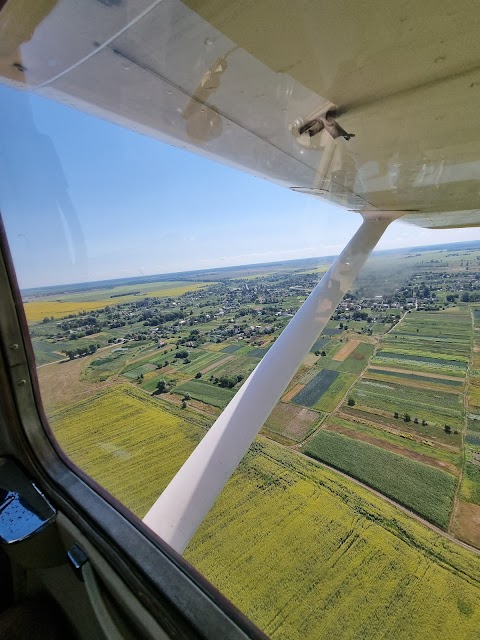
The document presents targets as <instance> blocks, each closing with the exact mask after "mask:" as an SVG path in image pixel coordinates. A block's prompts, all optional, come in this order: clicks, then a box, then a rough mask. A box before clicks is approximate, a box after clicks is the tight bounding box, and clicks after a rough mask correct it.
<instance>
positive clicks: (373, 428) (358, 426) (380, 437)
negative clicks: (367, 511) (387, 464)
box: [325, 415, 461, 466]
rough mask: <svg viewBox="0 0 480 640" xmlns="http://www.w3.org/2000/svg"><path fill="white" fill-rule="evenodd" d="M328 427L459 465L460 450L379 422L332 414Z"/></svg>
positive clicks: (379, 443) (380, 444) (379, 444)
mask: <svg viewBox="0 0 480 640" xmlns="http://www.w3.org/2000/svg"><path fill="white" fill-rule="evenodd" d="M329 427H331V428H332V430H335V428H341V429H347V430H348V431H350V432H351V433H352V437H354V434H356V433H360V434H362V435H365V436H368V437H369V438H374V439H375V440H377V441H379V442H378V446H382V441H383V442H385V443H386V444H387V445H395V446H396V447H400V448H402V449H404V450H406V452H408V451H411V452H412V453H415V454H421V455H422V456H426V457H428V458H433V459H434V460H440V461H442V462H446V463H450V464H452V465H455V466H459V465H460V463H461V456H460V452H456V453H455V452H453V451H450V450H446V449H442V448H440V447H433V446H432V445H431V444H428V443H427V442H424V441H422V440H421V439H420V438H418V439H416V438H414V436H413V435H412V434H411V433H407V432H404V433H397V432H393V431H392V430H389V429H388V427H387V426H383V427H382V425H380V424H374V423H370V424H368V425H367V424H364V423H362V422H358V421H356V422H354V421H353V420H346V419H345V418H340V417H338V416H336V415H333V416H331V417H330V418H328V421H327V423H326V426H325V428H326V429H329ZM345 435H349V434H345ZM372 444H373V443H372Z"/></svg>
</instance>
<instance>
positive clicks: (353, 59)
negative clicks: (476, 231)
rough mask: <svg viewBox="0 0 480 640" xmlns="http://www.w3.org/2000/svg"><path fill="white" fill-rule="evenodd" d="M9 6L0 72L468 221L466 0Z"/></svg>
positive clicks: (470, 48)
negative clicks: (29, 9) (31, 8)
mask: <svg viewBox="0 0 480 640" xmlns="http://www.w3.org/2000/svg"><path fill="white" fill-rule="evenodd" d="M22 6H23V5H22V2H21V0H9V1H8V2H7V3H6V5H5V6H4V8H3V9H2V11H1V12H0V41H1V43H2V44H1V46H0V75H1V76H2V77H3V80H4V82H7V83H10V84H13V85H15V86H20V87H22V88H27V89H29V90H31V91H34V92H36V93H38V94H41V95H44V96H47V97H51V98H54V99H56V100H60V101H62V102H65V103H67V104H69V105H72V106H74V107H77V108H80V109H84V110H87V111H89V112H91V113H94V114H97V115H99V116H101V117H103V118H107V119H109V120H112V121H114V122H116V123H118V124H121V125H124V126H127V127H130V128H132V129H134V130H137V131H139V132H142V133H144V134H146V135H150V136H156V137H158V138H160V139H162V140H164V141H167V142H169V143H171V144H174V145H177V146H180V147H183V148H187V149H190V150H192V151H194V152H196V153H200V154H203V155H206V156H208V157H211V158H214V159H216V160H220V161H222V162H225V163H228V164H231V165H233V166H236V167H240V168H242V169H244V170H247V171H249V172H251V173H253V174H255V175H258V176H261V177H263V178H266V179H269V180H272V181H274V182H276V183H279V184H281V185H283V186H285V187H287V188H290V189H294V190H297V191H301V192H305V193H309V194H311V195H313V196H315V197H319V198H323V199H326V200H328V201H330V202H333V203H336V204H339V205H341V206H343V207H346V208H348V209H352V210H355V211H367V210H368V211H372V210H373V211H402V212H405V215H404V218H403V219H404V220H405V221H408V222H412V223H414V224H417V225H420V226H424V227H438V228H446V227H467V226H476V225H479V224H480V208H479V209H477V207H480V205H479V184H480V182H479V178H480V153H479V152H480V135H479V133H480V131H479V129H480V125H479V120H478V113H479V111H480V64H479V63H480V39H479V38H478V27H479V19H478V16H479V13H478V7H477V6H476V3H475V1H474V0H459V1H458V2H456V3H454V4H452V3H447V2H444V1H442V2H438V1H436V2H433V0H428V1H425V2H423V3H418V2H413V1H411V0H408V1H407V2H404V3H390V2H376V1H375V2H367V3H358V2H356V1H355V0H339V2H337V3H327V2H318V1H314V0H305V1H303V2H299V3H292V2H287V1H286V0H283V1H281V2H278V1H275V2H274V1H273V0H256V2H251V1H250V0H240V1H239V2H235V3H225V2H220V1H219V0H202V1H199V0H189V1H188V2H185V3H182V2H179V1H178V0H163V1H159V0H157V1H156V2H151V1H150V2H149V1H147V0H125V1H124V2H119V1H117V0H108V1H107V0H102V1H100V0H85V1H84V2H82V3H78V2H76V0H57V1H56V0H39V1H38V2H37V3H36V8H35V11H32V12H29V13H28V16H27V15H25V14H26V12H25V11H22ZM12 24H13V25H15V28H13V29H12ZM7 27H8V29H9V31H8V39H7V38H4V37H3V34H5V33H6V30H7ZM332 123H334V124H335V126H337V125H338V129H337V130H334V131H333V134H332V128H331V127H330V126H329V124H330V125H332ZM335 131H337V133H335ZM338 131H340V135H338V137H336V135H337V134H338ZM342 131H343V132H344V133H345V132H348V133H351V134H353V135H354V137H351V138H350V139H349V140H347V139H345V138H344V137H342V135H341V132H342ZM188 182H189V177H188V175H185V186H186V188H188Z"/></svg>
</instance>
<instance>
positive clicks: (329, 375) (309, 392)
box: [292, 369, 340, 407]
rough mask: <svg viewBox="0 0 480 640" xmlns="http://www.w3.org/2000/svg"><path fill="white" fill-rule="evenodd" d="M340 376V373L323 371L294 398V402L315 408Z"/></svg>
mask: <svg viewBox="0 0 480 640" xmlns="http://www.w3.org/2000/svg"><path fill="white" fill-rule="evenodd" d="M339 375H340V374H339V373H338V371H330V370H329V369H323V371H320V373H317V374H316V375H315V377H314V378H313V380H310V382H309V383H308V384H306V385H305V387H304V388H303V389H302V390H301V391H299V392H298V393H297V395H296V396H294V398H293V400H292V402H294V403H295V404H301V405H304V406H305V407H313V406H314V405H316V404H317V402H318V401H319V400H320V398H321V397H322V396H323V394H324V393H325V392H326V391H327V389H328V388H329V387H330V385H332V384H333V382H334V381H335V380H336V379H337V378H338V376H339Z"/></svg>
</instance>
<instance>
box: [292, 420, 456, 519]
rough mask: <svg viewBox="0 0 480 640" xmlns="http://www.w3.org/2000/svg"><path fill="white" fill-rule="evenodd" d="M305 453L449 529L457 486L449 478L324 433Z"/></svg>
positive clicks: (353, 441)
mask: <svg viewBox="0 0 480 640" xmlns="http://www.w3.org/2000/svg"><path fill="white" fill-rule="evenodd" d="M304 452H305V453H306V454H307V455H309V456H311V457H312V458H315V459H317V460H321V461H322V462H327V463H328V464H329V465H331V466H333V467H335V468H337V469H340V470H341V471H344V472H346V473H348V475H350V476H352V477H354V478H357V479H358V480H361V481H362V482H364V483H365V484H368V485H369V486H371V487H373V488H374V489H378V490H379V491H381V492H382V493H384V494H385V495H386V496H388V497H389V498H393V500H396V501H397V502H398V503H399V504H403V505H404V506H406V507H408V508H409V509H412V510H413V511H415V512H416V513H418V514H419V515H421V516H423V517H424V518H426V519H427V520H430V521H431V522H433V523H434V524H437V525H439V526H440V527H446V526H447V525H448V522H449V518H450V512H451V510H452V504H453V495H454V492H455V484H456V483H455V478H454V477H453V476H451V475H450V474H448V473H445V472H444V471H440V470H438V469H433V468H431V467H429V466H427V465H423V464H419V463H417V462H414V461H412V460H409V459H408V458H407V457H406V456H403V455H397V454H395V453H391V452H390V451H386V450H384V449H381V448H380V447H375V446H372V445H370V444H367V443H365V442H359V441H357V440H353V439H352V438H348V437H346V436H344V435H340V434H338V433H332V432H329V431H325V430H321V431H320V432H319V433H318V434H317V435H316V436H315V437H314V438H313V440H311V441H310V442H309V443H308V444H307V445H306V446H305V448H304Z"/></svg>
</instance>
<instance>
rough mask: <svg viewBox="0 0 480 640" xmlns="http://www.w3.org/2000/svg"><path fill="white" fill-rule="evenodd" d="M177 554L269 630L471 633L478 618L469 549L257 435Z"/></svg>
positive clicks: (478, 562) (475, 570) (301, 634)
mask: <svg viewBox="0 0 480 640" xmlns="http://www.w3.org/2000/svg"><path fill="white" fill-rule="evenodd" d="M280 532H281V533H280ZM186 557H187V559H188V560H189V561H190V562H192V563H193V564H194V566H195V567H197V568H198V569H199V570H200V571H202V573H204V574H205V575H206V576H207V578H209V579H210V580H211V581H212V582H213V584H214V585H215V586H216V587H218V588H219V589H220V590H221V591H222V592H223V593H225V594H226V595H227V597H229V598H230V599H231V600H232V601H233V602H234V603H235V604H236V605H237V606H238V607H239V608H240V609H241V610H242V611H244V612H245V613H246V614H247V615H248V616H249V617H250V618H251V619H252V620H253V621H254V622H256V623H257V624H258V625H259V626H260V627H261V628H262V629H263V630H264V631H265V632H266V633H267V634H268V635H269V636H271V637H273V638H278V639H285V640H287V639H288V640H297V639H304V638H318V639H320V640H321V639H324V638H325V639H327V638H373V637H378V638H381V637H389V636H391V637H395V638H405V639H406V638H415V637H421V638H429V639H432V640H433V639H434V638H445V640H446V639H447V638H451V637H455V638H472V639H473V638H474V637H475V635H476V632H477V630H478V627H479V624H480V611H479V610H478V607H477V606H476V600H477V598H478V589H479V588H480V559H479V558H478V557H475V556H473V554H471V553H469V552H467V551H465V550H463V549H461V548H459V547H457V546H455V545H453V544H452V543H451V542H450V541H448V540H446V539H442V538H439V537H438V535H437V534H435V533H434V532H432V531H429V530H428V529H426V528H425V527H423V526H421V525H419V524H418V523H415V522H414V521H412V520H411V519H410V518H408V517H407V516H405V515H404V514H402V513H401V512H399V511H398V510H396V509H395V508H394V507H392V506H391V505H389V504H386V503H385V502H384V501H382V500H381V499H379V498H376V497H375V496H372V495H371V494H369V493H368V492H367V491H364V490H362V489H360V488H358V487H355V486H354V485H352V484H351V483H350V482H349V481H348V480H345V479H343V478H341V477H339V476H337V475H336V474H335V473H334V472H330V471H328V470H326V469H322V468H319V467H318V466H316V465H315V464H314V463H313V462H309V461H308V460H305V459H301V458H299V457H298V456H294V455H293V454H292V453H290V452H289V451H284V450H281V449H279V448H278V447H275V446H274V445H272V444H268V443H266V442H263V441H259V442H258V443H257V444H255V445H254V446H253V447H252V449H251V451H250V453H249V454H248V455H247V456H246V458H245V459H244V461H243V462H242V464H241V465H240V467H239V469H238V471H237V472H236V474H235V475H234V477H233V478H232V480H231V481H230V482H229V483H228V484H227V487H226V489H225V491H224V492H223V493H222V495H221V497H220V499H219V500H218V502H217V504H216V505H215V507H214V509H213V510H212V512H211V514H210V515H209V516H208V518H207V519H206V521H205V522H204V524H203V525H202V526H201V527H200V529H199V531H198V533H197V534H196V536H195V538H194V539H193V541H192V543H191V544H190V546H189V547H188V548H187V551H186ZM232 576H234V579H233V580H232ZM419 603H421V606H419Z"/></svg>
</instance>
